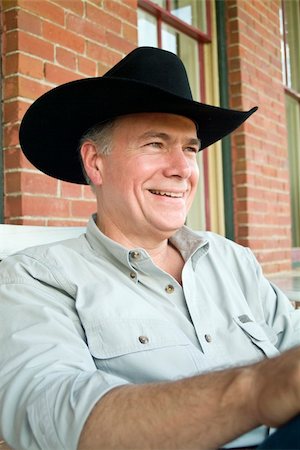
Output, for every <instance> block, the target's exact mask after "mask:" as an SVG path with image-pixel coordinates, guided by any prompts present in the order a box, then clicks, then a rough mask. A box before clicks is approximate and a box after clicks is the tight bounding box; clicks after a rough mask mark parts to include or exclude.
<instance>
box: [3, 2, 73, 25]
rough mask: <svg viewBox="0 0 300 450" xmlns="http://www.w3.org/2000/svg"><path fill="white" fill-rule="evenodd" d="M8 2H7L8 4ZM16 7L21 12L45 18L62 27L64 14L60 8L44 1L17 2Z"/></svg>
mask: <svg viewBox="0 0 300 450" xmlns="http://www.w3.org/2000/svg"><path fill="white" fill-rule="evenodd" d="M9 1H10V0H8V2H9ZM17 3H18V6H19V7H20V8H21V9H22V10H27V11H32V12H34V13H36V14H37V16H38V17H40V18H45V19H48V20H51V22H55V23H57V24H59V25H63V24H64V21H65V12H64V10H63V8H62V7H61V6H58V5H55V4H53V2H49V1H45V0H18V2H17Z"/></svg>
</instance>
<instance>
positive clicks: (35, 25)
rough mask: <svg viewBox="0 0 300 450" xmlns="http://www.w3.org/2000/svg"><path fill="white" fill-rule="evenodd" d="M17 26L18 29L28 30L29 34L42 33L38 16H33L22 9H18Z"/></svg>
mask: <svg viewBox="0 0 300 450" xmlns="http://www.w3.org/2000/svg"><path fill="white" fill-rule="evenodd" d="M17 20H18V28H19V29H20V30H23V31H26V32H29V33H31V34H36V35H38V36H40V35H41V33H42V23H41V18H40V16H35V15H33V14H30V13H28V12H26V11H23V10H22V9H19V10H18V15H17Z"/></svg>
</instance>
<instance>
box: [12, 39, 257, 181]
mask: <svg viewBox="0 0 300 450" xmlns="http://www.w3.org/2000/svg"><path fill="white" fill-rule="evenodd" d="M256 109H257V108H252V109H251V110H250V111H247V112H243V111H235V110H230V109H224V108H218V107H215V106H210V105H206V104H203V103H199V102H196V101H193V98H192V94H191V90H190V86H189V82H188V78H187V74H186V71H185V68H184V65H183V63H182V61H181V60H180V59H179V58H178V57H177V56H176V55H175V54H173V53H171V52H168V51H165V50H161V49H158V48H152V47H139V48H136V49H135V50H133V51H132V52H131V53H129V54H128V55H127V56H126V57H125V58H124V59H122V60H121V61H120V62H119V63H118V64H116V65H115V66H114V67H113V68H112V69H111V70H109V71H108V72H106V74H105V75H104V76H103V77H96V78H86V79H82V80H77V81H72V82H70V83H66V84H63V85H61V86H58V87H56V88H54V89H52V90H51V91H49V92H47V93H46V94H44V95H42V96H41V97H40V98H38V99H37V100H36V101H35V102H34V103H33V104H32V105H31V106H30V107H29V109H28V110H27V112H26V114H25V116H24V118H23V120H22V123H21V127H20V144H21V147H22V150H23V152H24V154H25V155H26V157H27V158H28V159H29V161H30V162H31V163H32V164H33V165H34V166H35V167H37V168H38V169H40V170H41V171H42V172H44V173H46V174H47V175H50V176H52V177H54V178H58V179H61V180H65V181H70V182H73V183H79V184H86V180H85V178H84V175H83V173H82V168H81V164H80V160H79V154H78V151H77V148H78V144H79V140H80V138H81V136H82V135H83V134H84V132H86V131H87V130H88V129H89V128H90V127H92V126H93V125H95V124H97V123H100V122H105V121H107V120H110V119H112V118H114V117H117V116H120V115H125V114H133V113H142V112H165V113H172V114H179V115H182V116H186V117H189V118H190V119H192V120H193V121H194V122H195V123H196V124H197V127H198V136H199V138H200V140H201V149H203V148H205V147H207V146H209V145H210V144H212V143H214V142H216V141H218V140H219V139H221V138H222V137H224V136H226V135H227V134H228V133H230V132H232V131H233V130H235V129H236V128H237V127H238V126H239V125H241V124H242V123H243V122H244V121H245V120H246V119H247V118H248V117H249V116H250V115H251V114H253V112H254V111H256Z"/></svg>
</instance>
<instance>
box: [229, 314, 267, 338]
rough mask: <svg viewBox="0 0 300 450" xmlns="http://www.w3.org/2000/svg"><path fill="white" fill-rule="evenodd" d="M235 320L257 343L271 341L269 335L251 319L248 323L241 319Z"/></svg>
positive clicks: (236, 318)
mask: <svg viewBox="0 0 300 450" xmlns="http://www.w3.org/2000/svg"><path fill="white" fill-rule="evenodd" d="M234 320H235V322H236V323H237V324H238V326H239V327H240V328H242V329H243V330H244V331H245V332H246V333H247V334H248V335H249V336H251V337H252V338H253V339H255V340H256V341H267V340H269V338H268V336H267V334H266V333H265V331H264V330H263V328H262V327H261V326H260V325H259V324H258V323H257V322H253V321H252V320H250V319H249V321H248V322H244V321H243V320H241V319H240V318H239V317H235V318H234Z"/></svg>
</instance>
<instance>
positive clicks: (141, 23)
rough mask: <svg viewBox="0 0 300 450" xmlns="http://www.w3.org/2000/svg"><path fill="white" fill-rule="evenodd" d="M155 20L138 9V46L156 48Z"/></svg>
mask: <svg viewBox="0 0 300 450" xmlns="http://www.w3.org/2000/svg"><path fill="white" fill-rule="evenodd" d="M157 44H158V42H157V25H156V18H155V17H154V16H152V15H151V14H148V13H147V12H145V11H143V10H142V9H138V45H139V47H140V46H144V45H145V46H150V47H157Z"/></svg>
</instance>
